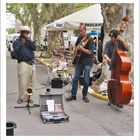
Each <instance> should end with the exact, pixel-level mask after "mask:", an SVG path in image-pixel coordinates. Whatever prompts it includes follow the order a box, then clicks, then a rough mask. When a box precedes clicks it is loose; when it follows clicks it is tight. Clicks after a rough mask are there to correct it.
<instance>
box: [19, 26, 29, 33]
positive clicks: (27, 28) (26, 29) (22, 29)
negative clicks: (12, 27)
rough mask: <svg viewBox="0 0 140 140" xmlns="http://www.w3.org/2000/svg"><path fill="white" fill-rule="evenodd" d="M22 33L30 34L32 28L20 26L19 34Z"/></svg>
mask: <svg viewBox="0 0 140 140" xmlns="http://www.w3.org/2000/svg"><path fill="white" fill-rule="evenodd" d="M21 31H28V32H30V28H29V26H20V28H19V32H21Z"/></svg>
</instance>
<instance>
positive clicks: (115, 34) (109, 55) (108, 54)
mask: <svg viewBox="0 0 140 140" xmlns="http://www.w3.org/2000/svg"><path fill="white" fill-rule="evenodd" d="M109 37H110V40H109V41H107V42H106V44H105V48H104V51H103V57H104V59H105V61H106V62H107V64H108V65H109V72H108V75H107V77H108V78H107V80H109V79H110V77H111V71H110V70H111V69H112V67H113V66H112V64H113V63H112V60H113V53H114V50H115V44H116V42H117V41H119V44H118V49H120V50H123V51H129V48H128V44H127V42H126V41H125V40H124V39H123V38H122V37H121V36H120V35H119V31H118V30H112V31H110V33H109ZM108 105H111V102H109V103H108ZM120 107H121V106H120Z"/></svg>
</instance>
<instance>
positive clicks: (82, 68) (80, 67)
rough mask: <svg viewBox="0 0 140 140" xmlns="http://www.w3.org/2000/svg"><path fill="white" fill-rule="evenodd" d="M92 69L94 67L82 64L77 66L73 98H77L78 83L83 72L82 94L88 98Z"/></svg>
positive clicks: (72, 91) (73, 84) (72, 92)
mask: <svg viewBox="0 0 140 140" xmlns="http://www.w3.org/2000/svg"><path fill="white" fill-rule="evenodd" d="M91 67H92V65H82V64H77V65H76V67H75V74H74V78H73V82H72V90H71V95H72V96H76V94H77V89H78V81H79V78H80V74H81V72H82V71H84V79H83V80H84V81H83V90H82V94H83V96H87V93H88V87H89V78H90V70H91Z"/></svg>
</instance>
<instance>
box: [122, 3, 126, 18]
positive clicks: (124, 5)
mask: <svg viewBox="0 0 140 140" xmlns="http://www.w3.org/2000/svg"><path fill="white" fill-rule="evenodd" d="M122 6H123V17H124V16H126V3H123V5H122Z"/></svg>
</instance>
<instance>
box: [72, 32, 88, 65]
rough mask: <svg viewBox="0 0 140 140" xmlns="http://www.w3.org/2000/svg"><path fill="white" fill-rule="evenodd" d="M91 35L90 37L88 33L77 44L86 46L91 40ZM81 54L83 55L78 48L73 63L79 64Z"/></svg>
mask: <svg viewBox="0 0 140 140" xmlns="http://www.w3.org/2000/svg"><path fill="white" fill-rule="evenodd" d="M89 37H90V36H89V35H86V36H85V37H84V38H83V39H82V40H81V42H80V43H79V44H78V45H77V46H81V47H85V46H86V44H87V43H88V41H89ZM80 56H81V51H79V50H77V48H76V55H75V56H74V59H73V61H72V64H73V65H76V64H78V62H79V60H80Z"/></svg>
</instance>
